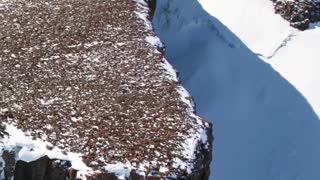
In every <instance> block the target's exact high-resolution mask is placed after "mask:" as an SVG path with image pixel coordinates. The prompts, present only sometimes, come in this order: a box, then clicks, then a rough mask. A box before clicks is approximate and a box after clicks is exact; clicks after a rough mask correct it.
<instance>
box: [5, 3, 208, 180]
mask: <svg viewBox="0 0 320 180" xmlns="http://www.w3.org/2000/svg"><path fill="white" fill-rule="evenodd" d="M149 12H151V11H149V8H148V7H147V3H146V2H145V1H142V0H141V1H122V0H116V1H100V0H83V1H73V0H57V1H28V0H16V1H6V0H0V18H1V21H0V49H1V53H0V59H1V61H0V122H1V123H0V124H1V126H0V132H1V133H0V157H1V158H0V162H1V163H0V165H1V167H0V171H1V173H0V174H1V178H12V176H14V178H15V179H23V180H29V179H30V180H39V179H50V178H53V176H59V177H61V178H71V179H72V178H74V177H77V178H80V179H86V178H87V179H92V178H93V179H110V178H111V179H112V178H113V179H116V178H119V179H128V178H133V177H136V178H138V179H146V178H189V179H207V177H208V174H209V170H208V169H209V163H210V160H211V143H212V140H213V139H212V137H211V136H212V132H211V125H210V123H209V122H206V121H204V120H202V119H201V118H200V117H198V116H197V115H196V114H195V112H194V108H193V106H194V104H193V101H192V98H191V96H190V95H189V94H188V92H187V91H186V90H185V89H184V88H183V87H182V86H181V84H180V83H179V79H178V77H177V74H176V72H175V70H174V69H173V68H172V67H171V65H170V64H169V63H168V62H167V61H166V59H165V58H164V57H163V54H162V53H161V52H160V51H159V50H160V49H163V48H162V44H161V42H160V40H159V39H158V38H157V37H156V36H155V33H154V32H153V30H152V26H151V23H150V21H149V20H148V13H149ZM149 15H151V14H149ZM52 173H53V174H52ZM59 174H60V175H61V176H60V175H59ZM53 179H54V178H53ZM58 179H59V178H58Z"/></svg>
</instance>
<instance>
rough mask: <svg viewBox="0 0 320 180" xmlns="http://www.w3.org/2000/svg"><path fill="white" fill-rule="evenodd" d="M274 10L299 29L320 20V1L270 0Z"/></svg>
mask: <svg viewBox="0 0 320 180" xmlns="http://www.w3.org/2000/svg"><path fill="white" fill-rule="evenodd" d="M272 1H273V3H274V8H275V12H276V13H277V14H280V15H281V16H282V17H283V18H284V19H286V20H288V21H289V22H290V25H291V26H293V27H295V28H298V29H300V30H306V29H308V28H309V25H310V23H315V22H318V21H320V2H318V1H316V0H272Z"/></svg>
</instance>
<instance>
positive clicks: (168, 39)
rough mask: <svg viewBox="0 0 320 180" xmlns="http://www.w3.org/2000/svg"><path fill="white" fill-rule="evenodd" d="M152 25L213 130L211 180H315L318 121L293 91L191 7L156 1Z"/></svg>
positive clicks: (189, 2)
mask: <svg viewBox="0 0 320 180" xmlns="http://www.w3.org/2000/svg"><path fill="white" fill-rule="evenodd" d="M221 1H222V0H221ZM235 7H236V6H235ZM231 12H232V11H231ZM153 21H154V25H155V29H156V32H157V34H158V36H159V37H160V39H161V40H162V41H163V42H164V44H165V45H166V50H167V52H166V57H167V59H168V60H169V61H170V62H171V63H172V64H173V65H174V66H175V67H176V68H177V69H178V70H179V71H180V76H181V78H182V82H183V84H184V86H185V87H186V88H187V89H188V91H189V92H190V93H191V94H192V95H193V97H194V98H195V102H196V105H197V112H198V113H199V114H200V115H201V116H203V117H205V118H207V119H208V120H210V121H213V123H214V135H215V143H214V160H213V165H212V169H211V170H212V176H211V179H214V180H319V178H320V171H319V167H320V143H318V142H319V140H318V139H319V137H320V121H319V119H318V117H317V116H316V114H315V113H314V111H313V110H312V108H311V106H310V105H309V103H308V102H307V101H306V99H305V98H304V97H303V96H302V95H301V93H300V92H298V91H297V90H296V88H294V87H293V86H292V85H291V84H290V83H289V82H288V81H287V80H286V79H284V78H283V77H282V76H281V75H280V74H279V73H278V72H276V71H275V70H274V69H273V68H272V67H271V66H270V65H269V64H267V63H265V62H264V61H263V60H262V59H259V58H258V56H257V55H256V54H255V53H254V52H252V51H251V50H249V49H248V48H247V47H246V46H245V45H244V44H243V43H242V42H241V41H240V40H239V39H238V38H237V36H236V35H234V34H233V33H232V32H231V31H230V30H229V29H228V28H227V27H225V26H224V25H223V24H221V23H220V22H219V20H217V19H216V18H214V17H212V16H211V15H210V14H208V13H206V11H205V10H204V9H202V7H201V5H200V4H199V2H198V1H197V0H185V1H184V3H181V1H179V0H161V1H158V2H157V10H156V13H155V17H154V20H153ZM279 21H280V20H279ZM288 29H290V28H289V27H287V30H288ZM257 31H258V30H257ZM285 31H286V30H285ZM285 31H284V32H285ZM284 36H286V35H285V33H284ZM241 39H242V40H243V37H242V38H241ZM252 39H253V40H254V38H252ZM257 42H258V41H257ZM244 43H247V42H246V41H244ZM271 44H272V43H271ZM274 44H277V43H274ZM261 46H262V45H261ZM269 47H273V46H271V45H270V46H269ZM275 47H276V46H275ZM262 49H263V47H262ZM271 49H272V48H271Z"/></svg>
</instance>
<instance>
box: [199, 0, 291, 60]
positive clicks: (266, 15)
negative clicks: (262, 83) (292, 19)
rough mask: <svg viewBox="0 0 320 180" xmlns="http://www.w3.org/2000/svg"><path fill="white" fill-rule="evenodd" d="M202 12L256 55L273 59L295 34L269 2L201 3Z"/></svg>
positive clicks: (218, 0) (206, 0)
mask: <svg viewBox="0 0 320 180" xmlns="http://www.w3.org/2000/svg"><path fill="white" fill-rule="evenodd" d="M199 2H200V3H201V5H202V6H203V8H204V9H205V10H206V11H208V12H209V13H210V14H211V15H213V16H214V17H216V18H217V19H219V20H220V21H221V22H222V23H224V24H225V25H226V26H227V27H228V28H229V29H231V31H232V32H234V33H235V34H236V35H237V36H238V37H239V38H240V39H241V40H242V41H243V42H244V43H245V44H246V45H247V46H248V47H249V48H250V49H251V50H252V51H253V52H256V53H258V54H262V55H264V56H266V57H267V56H271V55H272V54H273V52H274V50H275V49H277V48H278V47H279V45H280V44H281V43H282V41H283V40H284V39H286V37H287V36H288V35H289V34H291V33H292V32H295V31H296V30H294V29H293V28H291V27H290V26H289V23H288V22H287V21H285V20H284V19H282V18H281V17H280V16H279V15H276V14H275V13H274V12H273V5H272V2H271V1H270V0H237V1H233V0H199Z"/></svg>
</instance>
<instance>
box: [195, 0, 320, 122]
mask: <svg viewBox="0 0 320 180" xmlns="http://www.w3.org/2000/svg"><path fill="white" fill-rule="evenodd" d="M199 3H200V4H201V5H202V6H203V8H204V9H205V10H206V11H207V12H208V13H209V14H211V15H212V16H214V17H216V18H218V19H219V20H221V21H222V23H224V24H225V25H226V26H227V27H228V28H230V30H231V31H232V32H233V33H235V34H236V35H237V36H238V37H239V38H240V39H241V40H242V41H243V42H244V43H245V44H246V45H247V46H248V47H249V48H250V49H251V50H252V51H253V52H255V53H256V54H259V55H262V56H263V57H268V58H267V59H266V62H268V63H270V64H271V65H272V67H274V69H275V70H277V71H278V72H279V73H280V74H281V75H282V76H283V77H285V78H286V79H287V80H288V81H289V82H290V83H291V84H293V85H294V86H295V87H296V88H297V89H298V90H299V91H300V93H302V94H303V96H305V98H306V99H307V100H308V102H309V103H310V104H311V106H312V107H313V109H314V110H315V111H316V113H317V114H318V116H319V117H320V75H319V73H320V61H319V55H320V54H319V45H320V30H319V29H318V28H317V27H318V25H313V26H312V28H311V29H309V30H307V31H298V30H296V29H293V28H292V27H290V26H289V23H288V22H287V21H286V20H284V19H283V18H282V17H281V16H280V15H278V14H275V13H274V9H273V5H272V2H271V1H270V0H238V1H231V0H199Z"/></svg>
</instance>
